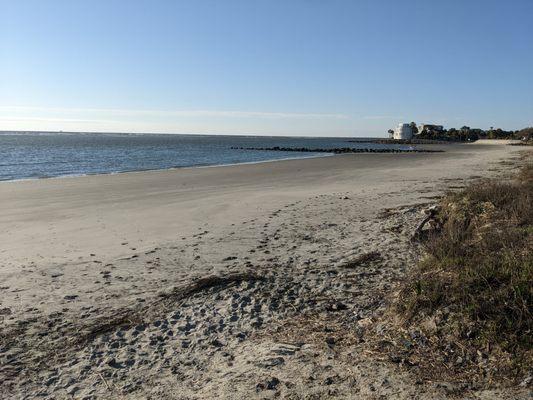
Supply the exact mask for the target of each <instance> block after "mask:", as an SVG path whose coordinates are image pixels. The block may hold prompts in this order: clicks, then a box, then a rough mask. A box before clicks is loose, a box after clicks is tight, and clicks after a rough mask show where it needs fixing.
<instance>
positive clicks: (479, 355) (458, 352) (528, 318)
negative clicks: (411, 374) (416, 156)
mask: <svg viewBox="0 0 533 400" xmlns="http://www.w3.org/2000/svg"><path fill="white" fill-rule="evenodd" d="M436 218H437V221H436V222H437V223H436V225H437V226H439V229H437V230H435V231H434V232H432V233H431V234H430V235H429V237H428V239H427V240H426V241H425V242H424V246H425V250H426V257H425V258H424V259H423V260H422V261H421V262H420V264H419V265H418V266H417V267H416V268H415V271H414V273H413V274H412V275H411V276H410V278H409V279H408V280H407V281H406V282H405V283H404V285H403V287H402V289H401V291H400V295H399V297H398V299H397V301H396V304H395V310H396V312H397V314H398V315H399V316H400V317H401V319H402V321H403V324H404V327H407V329H408V330H410V331H411V332H412V331H413V329H416V328H420V329H421V331H423V332H424V334H425V335H426V336H427V337H428V338H429V339H428V341H427V342H426V344H427V346H426V349H425V351H426V356H428V355H429V354H430V353H431V357H434V358H435V359H438V364H441V365H444V366H445V368H446V369H447V370H448V372H450V373H453V372H454V371H467V370H470V372H472V373H474V374H476V373H482V374H484V375H487V374H488V375H491V376H494V377H496V376H498V375H500V376H506V377H511V376H514V377H516V378H517V379H519V378H520V376H524V374H527V370H528V369H530V368H531V366H532V365H533V364H532V360H533V357H532V336H531V334H532V331H533V317H532V309H531V304H532V300H533V164H530V163H527V161H526V164H525V165H524V166H523V167H522V168H521V170H520V173H519V174H518V176H517V177H516V179H512V180H508V181H502V180H498V181H496V180H491V181H484V182H481V183H477V184H474V185H472V186H469V187H467V188H466V189H464V190H462V191H461V192H459V193H453V194H449V195H447V196H446V197H445V198H444V199H443V200H442V202H441V208H440V211H439V213H438V215H437V217H436Z"/></svg>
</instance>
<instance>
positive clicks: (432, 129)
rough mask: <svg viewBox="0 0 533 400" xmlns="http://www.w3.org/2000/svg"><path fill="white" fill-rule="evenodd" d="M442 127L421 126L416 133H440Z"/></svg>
mask: <svg viewBox="0 0 533 400" xmlns="http://www.w3.org/2000/svg"><path fill="white" fill-rule="evenodd" d="M443 130H444V127H443V126H442V125H432V124H422V125H420V128H418V132H424V131H425V132H442V131H443Z"/></svg>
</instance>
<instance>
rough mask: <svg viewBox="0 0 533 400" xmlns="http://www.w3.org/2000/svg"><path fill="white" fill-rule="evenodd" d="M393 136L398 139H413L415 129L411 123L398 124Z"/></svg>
mask: <svg viewBox="0 0 533 400" xmlns="http://www.w3.org/2000/svg"><path fill="white" fill-rule="evenodd" d="M392 137H393V139H396V140H411V139H412V138H413V129H412V128H411V125H410V124H403V123H401V124H398V127H397V128H396V129H395V130H394V133H393V134H392Z"/></svg>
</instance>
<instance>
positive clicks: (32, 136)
mask: <svg viewBox="0 0 533 400" xmlns="http://www.w3.org/2000/svg"><path fill="white" fill-rule="evenodd" d="M349 140H353V139H349V138H301V137H259V136H221V135H155V134H107V133H45V132H42V133H40V132H34V133H9V132H4V133H1V134H0V180H3V181H6V180H18V179H38V178H51V177H61V176H77V175H88V174H108V173H117V172H127V171H144V170H154V169H168V168H180V167H195V166H209V165H224V164H238V163H250V162H260V161H268V160H278V159H286V158H302V157H310V156H323V155H330V154H329V153H326V154H324V153H298V152H281V151H252V150H236V149H232V147H241V146H242V147H273V146H280V147H309V148H333V147H356V148H361V147H369V148H383V147H394V145H383V144H374V143H353V142H349Z"/></svg>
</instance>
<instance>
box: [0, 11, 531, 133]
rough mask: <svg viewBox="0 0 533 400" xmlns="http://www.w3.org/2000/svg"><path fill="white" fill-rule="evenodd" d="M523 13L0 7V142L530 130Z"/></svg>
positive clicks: (527, 22)
mask: <svg viewBox="0 0 533 400" xmlns="http://www.w3.org/2000/svg"><path fill="white" fill-rule="evenodd" d="M532 17H533V0H506V1H503V0H498V1H493V0H447V1H442V0H371V1H370V0H369V1H364V0H361V1H358V0H345V1H342V0H265V1H263V0H242V1H237V0H224V1H221V0H216V1H208V0H190V1H185V0H183V1H180V0H168V1H164V0H150V1H148V0H146V1H137V0H122V1H118V0H103V1H99V0H90V1H89V0H85V1H82V0H66V1H56V0H36V1H30V0H0V130H43V131H51V130H52V131H56V130H63V131H102V132H158V133H206V134H250V135H300V136H386V135H387V130H388V129H390V128H392V127H394V126H396V125H397V124H398V123H400V122H410V121H415V122H417V123H435V124H442V125H445V126H446V127H461V126H463V125H468V126H471V127H478V128H482V129H486V128H489V127H490V126H494V127H501V128H503V129H520V128H523V127H525V126H533V25H531V20H532Z"/></svg>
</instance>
